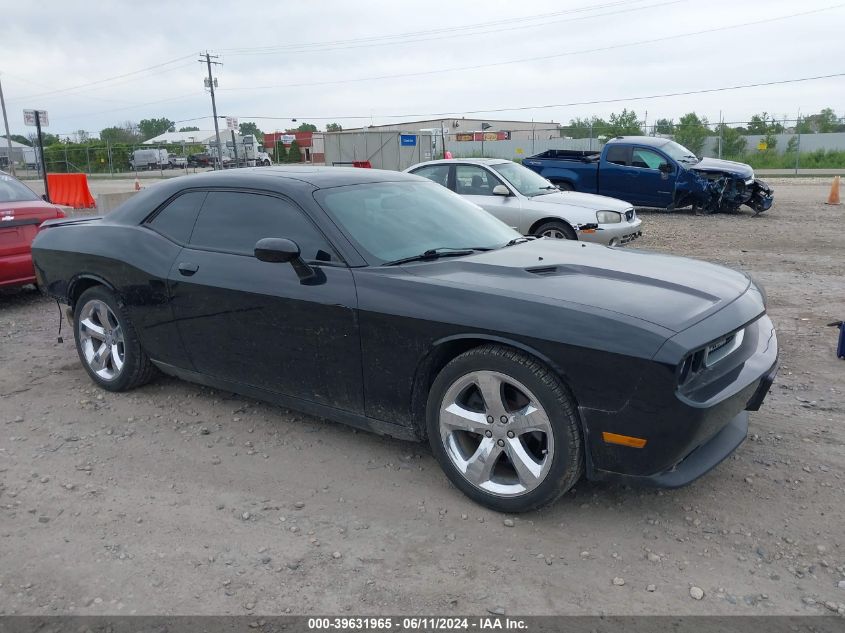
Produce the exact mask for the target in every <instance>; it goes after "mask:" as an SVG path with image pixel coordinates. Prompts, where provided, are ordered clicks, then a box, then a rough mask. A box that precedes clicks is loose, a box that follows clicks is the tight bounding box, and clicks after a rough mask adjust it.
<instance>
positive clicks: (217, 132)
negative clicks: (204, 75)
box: [197, 51, 223, 169]
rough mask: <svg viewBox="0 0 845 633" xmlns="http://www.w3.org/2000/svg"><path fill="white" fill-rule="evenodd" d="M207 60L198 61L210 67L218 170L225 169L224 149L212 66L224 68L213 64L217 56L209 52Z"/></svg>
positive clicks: (219, 63) (209, 78) (209, 79)
mask: <svg viewBox="0 0 845 633" xmlns="http://www.w3.org/2000/svg"><path fill="white" fill-rule="evenodd" d="M204 57H205V59H199V60H197V61H200V62H205V65H206V66H207V67H208V89H209V90H210V91H211V111H212V112H213V113H214V135H215V136H216V137H217V169H222V167H223V148H222V147H221V145H220V125H219V124H218V123H217V103H216V102H215V101H214V77H212V76H211V65H212V64H215V65H217V66H222V65H223V64H222V63H221V62H213V61H211V60H212V58H214V59H217V57H218V56H217V55H210V54H209V53H208V51H206V52H205V55H204Z"/></svg>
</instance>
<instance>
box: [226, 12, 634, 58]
mask: <svg viewBox="0 0 845 633" xmlns="http://www.w3.org/2000/svg"><path fill="white" fill-rule="evenodd" d="M633 1H634V2H641V1H642V0H633ZM624 4H630V0H617V1H616V2H608V3H605V4H598V5H590V6H586V7H577V8H574V9H568V10H566V11H555V12H552V13H540V14H535V15H529V16H523V17H513V18H505V19H501V20H493V21H491V22H476V23H472V24H465V25H461V26H453V27H443V28H439V29H425V30H423V31H406V32H404V33H393V34H388V35H376V36H370V37H359V38H354V39H348V40H328V41H322V42H306V43H302V44H289V45H285V46H280V45H274V46H256V47H242V48H224V49H221V50H220V52H221V53H232V54H236V53H239V52H249V51H262V50H279V51H282V50H292V49H300V48H304V47H309V46H313V47H318V46H334V45H342V44H355V43H361V42H374V41H379V40H385V39H397V38H398V39H405V38H407V37H414V36H419V35H427V34H433V33H446V32H450V33H453V32H459V31H464V30H469V29H475V28H483V27H488V26H497V25H501V24H514V23H517V22H525V21H531V20H540V19H547V18H551V17H555V16H559V15H564V14H569V13H576V12H579V11H589V10H594V9H601V8H607V7H613V6H619V5H624Z"/></svg>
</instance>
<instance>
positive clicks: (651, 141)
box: [607, 136, 672, 147]
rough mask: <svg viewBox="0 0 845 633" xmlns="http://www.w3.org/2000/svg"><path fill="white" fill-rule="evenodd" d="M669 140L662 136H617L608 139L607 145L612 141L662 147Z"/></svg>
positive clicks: (669, 140) (612, 142)
mask: <svg viewBox="0 0 845 633" xmlns="http://www.w3.org/2000/svg"><path fill="white" fill-rule="evenodd" d="M671 141H672V139H670V138H663V137H662V136H617V137H615V138H612V139H610V140H609V141H608V142H607V145H612V144H614V143H636V144H637V145H645V146H647V147H663V146H664V145H666V143H669V142H671Z"/></svg>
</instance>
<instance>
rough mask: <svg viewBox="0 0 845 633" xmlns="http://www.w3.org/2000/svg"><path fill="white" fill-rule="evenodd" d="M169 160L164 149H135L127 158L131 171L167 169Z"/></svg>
mask: <svg viewBox="0 0 845 633" xmlns="http://www.w3.org/2000/svg"><path fill="white" fill-rule="evenodd" d="M168 167H170V159H169V158H168V156H167V150H166V149H136V150H135V151H134V152H132V155H131V156H130V157H129V168H130V169H131V170H132V171H143V170H145V169H167V168H168Z"/></svg>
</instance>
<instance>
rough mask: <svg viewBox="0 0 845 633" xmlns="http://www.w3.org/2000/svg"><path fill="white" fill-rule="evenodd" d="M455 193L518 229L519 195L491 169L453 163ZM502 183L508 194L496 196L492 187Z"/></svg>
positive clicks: (520, 207)
mask: <svg viewBox="0 0 845 633" xmlns="http://www.w3.org/2000/svg"><path fill="white" fill-rule="evenodd" d="M454 182H455V193H457V194H459V195H461V196H463V197H464V198H466V199H467V200H469V201H470V202H473V203H475V204H477V205H478V206H479V207H481V208H482V209H484V210H485V211H487V212H489V213H491V214H493V215H494V216H496V217H497V218H499V219H500V220H501V221H502V222H504V223H505V224H507V225H508V226H511V227H513V228H514V229H517V230H518V227H519V224H520V221H519V220H520V217H519V216H520V211H521V209H522V206H521V204H520V200H519V197H518V196H516V195H513V192H512V191H511V188H510V187H508V185H506V184H505V183H504V182H503V181H502V179H501V178H499V177H498V176H496V175H495V174H494V173H493V172H492V171H490V170H489V169H487V168H486V167H482V166H480V165H470V164H457V165H455V179H454ZM497 185H503V186H505V187H507V188H508V191H511V193H512V195H510V196H497V195H494V194H493V188H494V187H496V186H497Z"/></svg>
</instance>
